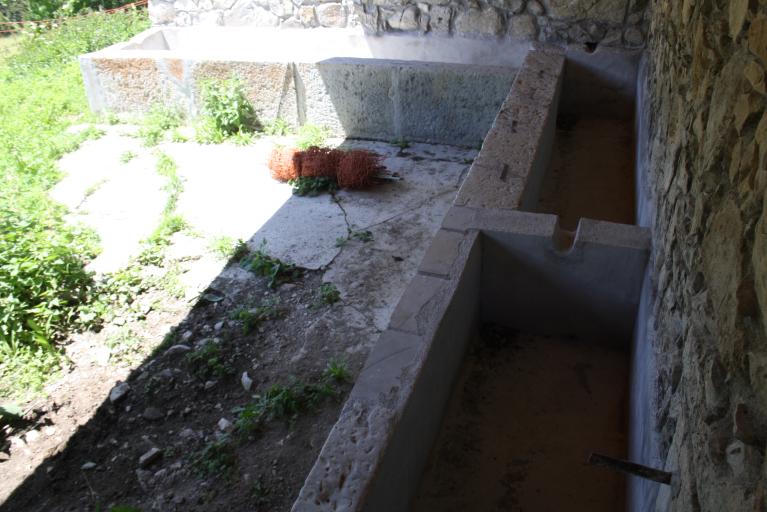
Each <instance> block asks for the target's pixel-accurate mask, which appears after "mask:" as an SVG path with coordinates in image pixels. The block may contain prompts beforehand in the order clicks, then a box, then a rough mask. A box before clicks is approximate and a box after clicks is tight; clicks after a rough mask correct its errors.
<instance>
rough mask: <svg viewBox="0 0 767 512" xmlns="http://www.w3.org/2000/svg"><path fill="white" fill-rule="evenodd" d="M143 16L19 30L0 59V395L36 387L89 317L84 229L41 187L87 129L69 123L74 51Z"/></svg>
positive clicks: (137, 23) (125, 30)
mask: <svg viewBox="0 0 767 512" xmlns="http://www.w3.org/2000/svg"><path fill="white" fill-rule="evenodd" d="M148 26H149V22H148V19H147V17H146V13H145V12H139V11H132V12H127V13H121V14H113V15H106V14H99V15H93V16H88V17H86V18H82V19H78V20H72V21H67V22H65V23H63V24H62V25H61V26H60V27H58V28H55V29H53V30H50V31H43V32H39V33H36V34H32V35H28V36H24V37H23V38H22V39H21V41H20V43H19V49H18V52H17V53H16V54H14V56H13V59H8V60H6V61H0V140H2V141H3V143H2V144H0V205H2V206H0V395H2V396H10V395H21V394H28V393H30V392H32V393H34V392H36V391H39V390H40V389H41V387H42V384H43V383H44V381H45V379H46V378H48V377H49V376H50V375H53V374H55V370H56V369H57V367H58V363H59V359H60V356H59V354H58V352H56V351H55V348H56V347H55V343H56V342H57V341H59V340H61V339H63V336H64V334H65V333H66V332H67V331H68V330H70V329H73V328H77V327H79V326H82V325H84V324H87V323H88V322H89V321H92V320H93V319H94V318H95V315H93V308H91V307H90V306H88V303H90V302H92V301H93V299H94V298H95V297H96V296H97V295H98V291H97V290H96V289H95V287H94V283H93V281H92V276H91V275H90V274H89V273H88V272H87V271H86V270H85V268H84V267H85V264H86V263H87V261H88V260H89V259H90V258H91V257H93V256H94V255H95V253H96V244H95V237H94V235H93V234H92V232H90V231H87V230H84V229H82V228H78V227H73V226H70V225H69V224H67V223H66V222H65V221H64V214H65V213H66V212H65V210H64V209H63V208H62V207H61V206H58V205H56V204H55V203H53V202H52V201H51V200H50V199H49V198H48V196H47V193H46V192H47V190H48V189H49V188H50V187H51V186H53V185H54V184H55V183H56V181H57V180H58V179H59V177H60V176H59V171H58V170H57V168H56V161H57V160H58V159H59V158H60V157H61V156H62V155H63V154H65V153H66V152H68V151H72V150H74V149H76V148H77V147H78V145H79V144H80V143H81V142H82V141H83V140H85V139H87V138H90V137H93V136H95V135H97V132H95V131H94V130H84V131H81V132H79V133H67V132H66V128H67V127H68V126H69V125H71V124H74V123H78V122H80V123H81V122H83V121H84V120H85V119H86V117H85V116H86V112H87V110H88V109H87V104H86V101H85V94H84V89H83V84H82V78H81V75H80V69H79V65H78V63H77V60H76V58H77V56H78V55H80V54H82V53H85V52H89V51H93V50H97V49H99V48H102V47H104V46H107V45H110V44H113V43H116V42H119V41H122V40H125V39H127V38H129V37H131V36H132V35H134V34H135V33H137V32H138V31H140V30H143V29H145V28H146V27H148Z"/></svg>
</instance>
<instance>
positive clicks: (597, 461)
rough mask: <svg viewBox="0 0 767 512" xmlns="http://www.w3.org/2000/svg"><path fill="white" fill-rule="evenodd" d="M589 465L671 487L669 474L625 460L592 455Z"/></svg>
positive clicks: (596, 454) (597, 454)
mask: <svg viewBox="0 0 767 512" xmlns="http://www.w3.org/2000/svg"><path fill="white" fill-rule="evenodd" d="M589 464H591V465H593V466H605V467H607V468H610V469H614V470H617V471H622V472H624V473H628V474H629V475H634V476H638V477H640V478H645V479H647V480H652V481H654V482H658V483H661V484H666V485H671V473H668V472H666V471H661V470H660V469H655V468H650V467H647V466H643V465H641V464H636V463H634V462H629V461H627V460H622V459H615V458H613V457H608V456H607V455H601V454H599V453H592V454H591V455H590V456H589Z"/></svg>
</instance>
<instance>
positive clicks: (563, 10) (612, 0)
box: [545, 0, 630, 24]
mask: <svg viewBox="0 0 767 512" xmlns="http://www.w3.org/2000/svg"><path fill="white" fill-rule="evenodd" d="M629 1H630V0H593V1H590V2H574V1H573V0H545V4H546V12H547V13H548V15H549V16H550V17H552V18H554V19H562V20H583V19H589V20H594V21H601V22H605V23H612V24H619V23H623V17H624V16H625V15H626V8H627V6H628V2H629Z"/></svg>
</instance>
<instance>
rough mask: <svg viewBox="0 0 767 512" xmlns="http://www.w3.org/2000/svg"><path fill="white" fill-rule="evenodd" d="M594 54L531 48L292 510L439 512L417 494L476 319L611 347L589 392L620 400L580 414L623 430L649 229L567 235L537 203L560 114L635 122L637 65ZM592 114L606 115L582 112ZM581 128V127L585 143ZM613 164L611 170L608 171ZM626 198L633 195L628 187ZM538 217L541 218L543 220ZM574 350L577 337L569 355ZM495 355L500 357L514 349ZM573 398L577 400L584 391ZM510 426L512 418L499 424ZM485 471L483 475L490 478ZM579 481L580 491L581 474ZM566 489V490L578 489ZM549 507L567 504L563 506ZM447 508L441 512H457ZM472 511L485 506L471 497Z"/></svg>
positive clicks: (562, 122)
mask: <svg viewBox="0 0 767 512" xmlns="http://www.w3.org/2000/svg"><path fill="white" fill-rule="evenodd" d="M600 53H604V51H597V52H596V53H595V54H591V53H589V52H587V51H585V50H572V49H571V50H562V49H558V48H551V47H538V48H536V49H535V50H534V51H531V52H530V53H528V55H527V56H526V58H525V61H524V63H523V65H522V66H521V68H520V70H519V73H518V74H517V77H516V80H515V83H514V86H513V88H512V89H511V91H510V92H509V94H508V95H507V97H506V98H505V100H504V102H503V104H502V106H501V108H500V109H499V112H498V114H497V116H496V117H495V120H494V122H493V124H492V126H491V128H490V130H489V131H488V133H487V136H486V137H485V139H484V142H483V145H482V149H481V151H480V153H479V155H478V157H477V158H476V159H475V161H474V163H473V165H472V167H471V169H470V172H469V174H468V176H467V178H466V180H464V183H463V185H462V188H461V190H460V191H459V194H458V196H457V198H456V200H455V203H454V206H453V207H452V208H451V209H450V210H449V212H448V213H447V215H446V216H445V218H444V220H443V223H442V228H441V230H440V231H439V232H438V233H437V234H436V236H435V237H434V239H433V240H432V244H431V247H430V248H429V249H428V250H427V252H426V255H425V257H424V259H423V261H422V263H421V266H420V268H419V272H418V274H417V275H416V277H415V278H414V279H413V281H412V282H411V283H410V285H409V287H408V288H407V290H406V291H405V293H404V294H403V296H402V298H401V299H400V302H399V304H398V306H397V308H396V309H395V311H394V313H393V314H392V317H391V320H390V323H389V327H388V329H387V330H386V331H385V332H384V333H383V334H382V335H381V337H380V339H379V341H378V343H377V345H376V346H375V348H374V349H373V351H372V353H371V354H370V356H369V358H368V361H367V363H366V365H365V367H364V369H363V371H362V372H361V374H360V376H359V378H358V381H357V382H356V384H355V387H354V389H353V390H352V392H351V394H350V396H349V399H348V401H347V402H346V404H345V406H344V408H343V411H342V413H341V415H340V418H339V420H338V422H337V424H336V425H335V427H334V428H333V430H332V431H331V434H330V435H329V437H328V439H327V441H326V443H325V445H324V447H323V449H322V452H321V454H320V456H319V458H318V459H317V462H316V464H315V466H314V468H313V469H312V471H311V473H310V474H309V476H308V478H307V480H306V482H305V485H304V487H303V488H302V490H301V492H300V495H299V497H298V499H297V501H296V502H295V504H294V507H293V511H294V512H303V511H310V510H311V511H331V510H332V511H340V510H344V511H379V510H380V511H392V510H397V511H405V510H437V509H439V510H442V509H443V508H440V507H441V505H439V503H438V502H434V501H429V499H428V498H429V492H430V488H429V486H430V485H431V483H429V482H430V481H431V480H430V479H431V476H432V473H433V471H432V470H433V468H434V467H435V464H437V465H438V464H439V462H435V461H438V458H437V455H436V454H437V452H438V449H439V446H440V439H441V438H442V437H443V434H444V431H445V429H446V428H447V427H446V425H449V424H450V421H451V417H450V416H451V414H452V413H450V412H449V411H452V410H453V407H452V406H451V407H450V408H448V404H449V403H451V396H453V395H455V396H453V398H452V401H453V402H455V401H456V398H455V397H456V396H458V395H460V390H459V389H458V388H457V387H455V385H456V382H457V381H460V380H461V375H463V374H464V373H465V371H466V370H465V365H466V364H468V363H466V362H465V361H466V354H467V347H470V346H472V344H473V343H474V340H476V339H477V338H478V337H481V336H480V334H479V333H480V332H481V331H482V326H483V325H487V324H490V325H494V326H501V327H503V328H506V329H510V330H511V331H513V332H523V333H530V334H532V335H534V336H539V337H540V336H543V337H544V338H546V337H554V338H555V339H556V340H558V342H559V343H560V346H565V347H567V346H568V345H570V344H571V343H570V341H569V340H573V341H572V345H574V346H584V347H586V345H589V347H591V348H590V350H596V351H597V353H600V352H601V351H603V350H610V351H617V354H618V356H617V358H618V359H617V361H618V366H620V367H621V368H622V369H621V370H619V371H617V373H615V374H614V375H618V378H619V380H620V382H610V381H607V382H600V383H598V385H600V386H602V387H604V388H610V387H613V388H615V389H618V390H619V392H617V393H615V394H613V398H615V397H617V398H616V399H615V400H613V402H611V405H610V406H609V407H607V406H606V407H605V409H606V410H604V411H600V410H599V409H598V408H597V410H596V411H595V412H594V413H593V414H594V415H596V416H600V414H602V413H604V416H603V417H602V419H603V420H604V421H603V422H602V423H610V424H611V425H612V426H613V427H615V425H618V424H619V423H620V422H618V421H613V420H614V419H615V418H625V416H626V412H627V407H626V404H627V403H628V402H629V399H630V397H629V396H628V391H627V390H628V389H629V387H630V386H629V380H630V379H633V378H636V375H634V374H633V373H632V374H631V375H630V372H629V370H628V368H629V367H630V366H631V361H630V357H631V356H630V354H631V353H632V345H634V346H636V345H637V344H638V343H640V344H641V343H643V342H644V340H638V339H636V337H635V335H634V334H635V332H634V328H635V319H636V318H637V310H638V306H639V303H640V296H641V293H642V283H643V279H644V275H645V268H646V264H647V260H648V258H649V254H650V232H649V230H648V229H647V228H643V227H638V226H635V225H633V217H632V219H631V220H630V221H628V222H611V220H612V219H610V218H608V219H599V218H597V219H591V218H589V217H588V215H582V211H581V210H577V209H575V210H573V211H568V212H567V213H568V215H571V216H576V218H577V221H576V222H575V224H574V225H569V224H568V225H564V223H563V219H567V220H568V221H569V216H568V215H564V214H563V211H564V210H561V211H560V210H557V209H560V208H563V204H561V203H564V204H565V205H566V204H568V201H569V199H570V198H569V197H567V196H566V195H560V196H555V197H556V198H558V199H560V200H561V203H559V202H557V201H556V200H555V201H551V200H548V201H547V199H548V198H547V197H546V195H547V193H550V192H551V184H550V183H549V182H550V181H551V177H552V175H554V177H557V176H556V175H557V169H555V168H554V166H555V161H556V159H555V157H556V151H557V150H558V149H557V148H558V144H561V139H562V138H563V133H562V132H563V131H565V132H566V131H567V130H569V129H570V123H571V122H572V121H571V119H572V118H573V117H575V118H576V121H578V120H579V119H580V118H582V117H585V118H587V119H590V118H591V117H594V118H596V119H609V120H611V122H618V123H620V124H621V125H622V126H629V127H631V126H632V124H631V123H632V119H631V114H630V111H631V108H632V101H633V98H632V95H633V94H634V93H635V89H634V88H633V87H634V83H633V81H634V80H635V79H636V63H637V58H638V56H637V54H633V53H620V52H615V53H611V52H607V54H606V57H605V55H599V54H600ZM605 62H606V63H607V64H606V65H605ZM589 84H590V85H589ZM572 91H577V94H573V92H572ZM590 105H591V106H593V105H606V107H604V109H601V107H600V108H594V109H593V110H589V108H590V107H589V106H590ZM600 109H601V110H600ZM627 112H629V114H627ZM594 133H595V132H591V131H587V132H586V136H590V135H594ZM632 135H633V134H632ZM566 136H567V133H565V134H564V137H566ZM632 143H633V137H630V140H629V145H628V150H626V148H623V149H622V150H621V151H620V153H621V154H620V158H621V159H622V160H620V159H619V160H620V161H621V162H624V161H625V160H626V159H629V160H632V159H633V150H632V147H631V144H632ZM612 164H613V162H612V161H608V162H607V163H606V164H605V166H606V167H607V166H611V165H612ZM607 170H609V169H607ZM630 178H631V179H632V180H633V168H631V169H630ZM592 183H593V182H592ZM555 185H556V181H555ZM554 190H556V187H555V188H554ZM627 193H628V194H633V193H634V190H633V187H629V189H628V192H627ZM590 197H593V196H590ZM631 204H632V205H633V201H632V202H631ZM549 208H551V209H553V210H554V211H550V212H548V211H546V210H547V209H549ZM608 213H609V212H608ZM607 216H608V217H609V215H607ZM536 339H538V338H536ZM578 340H586V342H584V343H582V344H581V345H578V343H580V341H578ZM504 357H506V358H507V359H508V358H511V359H512V360H513V358H514V355H513V354H511V355H508V354H507V355H506V356H504ZM544 361H545V360H544ZM588 364H589V363H587V366H588ZM595 364H596V363H595ZM636 371H637V370H636V368H633V369H632V372H634V373H635V372H636ZM585 389H586V390H587V391H588V392H589V394H590V391H589V386H588V385H586V386H585ZM623 390H626V391H625V396H624V395H623V394H622V393H623ZM587 398H588V397H587ZM446 410H447V411H448V413H447V415H446ZM499 415H500V414H499ZM501 416H502V415H501ZM514 419H515V416H513V414H512V415H511V420H510V421H514ZM478 421H479V420H478ZM621 421H623V420H621ZM584 428H587V427H584ZM611 428H612V427H611ZM501 430H503V429H502V426H501ZM629 430H630V429H629V427H628V426H627V425H626V424H625V422H623V423H620V425H619V427H618V428H617V430H616V431H610V432H608V435H610V436H613V437H615V438H617V441H616V443H615V444H613V445H611V446H612V448H611V449H612V450H613V451H612V452H611V455H614V456H618V457H624V458H625V457H627V456H628V452H629V450H628V444H629V443H628V442H627V439H626V438H627V437H628V434H629ZM583 439H584V440H585V439H588V438H586V437H585V436H583ZM576 441H577V439H576ZM584 442H585V441H584ZM581 448H582V447H581ZM595 448H598V447H595ZM585 460H586V457H585V456H584V457H583V458H582V459H578V461H577V464H576V466H577V467H576V471H579V470H578V468H579V467H581V466H582V465H583V463H584V462H585ZM506 462H507V463H509V464H512V463H514V460H508V461H506ZM640 462H641V461H640ZM554 463H556V461H555V462H554ZM569 463H570V464H572V461H569ZM473 469H475V468H472V470H473ZM476 469H477V471H478V472H479V473H482V471H486V470H487V468H483V467H479V468H476ZM425 471H426V473H424V472H425ZM424 475H426V476H424ZM468 476H470V475H468ZM496 476H498V475H494V474H491V475H489V476H488V478H487V480H491V481H496V480H497V478H496ZM579 478H586V480H587V482H588V484H589V485H591V487H592V488H596V489H597V490H596V491H595V493H596V494H599V492H600V491H599V490H598V488H599V486H600V485H601V483H602V479H601V477H600V476H599V475H597V476H593V475H587V476H586V477H583V475H580V477H579ZM605 478H607V479H609V478H610V477H605ZM459 480H460V478H459ZM467 480H470V478H467ZM576 481H577V482H578V485H580V482H581V480H576ZM612 482H613V484H614V485H613V486H612V494H610V496H609V498H605V500H606V501H605V500H603V502H604V503H607V505H605V506H603V507H602V508H600V507H593V508H590V505H589V503H580V504H576V505H574V506H573V507H571V508H570V509H572V510H618V509H621V508H623V505H624V500H625V496H626V485H625V480H624V479H623V478H622V477H613V478H612ZM549 485H550V486H551V487H550V488H549V489H538V492H541V493H544V494H545V493H547V492H549V493H551V494H552V495H554V494H556V493H554V492H552V491H555V490H557V489H555V487H556V482H554V483H553V484H549ZM573 488H574V490H573V492H575V493H576V494H577V493H578V486H574V487H573ZM431 491H434V489H431ZM437 494H439V492H437ZM560 498H561V499H562V502H564V503H567V500H569V499H571V497H569V496H565V497H564V498H563V497H562V496H560ZM451 503H452V502H451ZM455 503H458V502H455ZM455 503H453V508H450V509H451V510H452V509H456V510H460V509H461V508H460V506H456V505H455ZM533 503H535V502H533ZM604 503H603V505H604ZM443 504H444V503H443ZM472 506H476V507H479V508H476V509H483V508H481V506H480V505H479V502H472ZM456 507H457V508H456ZM469 508H471V506H470V507H469ZM533 508H535V506H533ZM544 508H545V507H544ZM463 509H466V508H465V507H464V508H463ZM552 509H558V508H556V507H555V508H552Z"/></svg>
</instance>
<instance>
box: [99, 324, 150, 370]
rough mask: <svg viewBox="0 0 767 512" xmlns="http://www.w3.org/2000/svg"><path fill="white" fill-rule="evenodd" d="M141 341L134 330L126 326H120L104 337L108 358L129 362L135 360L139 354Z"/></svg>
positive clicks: (138, 357)
mask: <svg viewBox="0 0 767 512" xmlns="http://www.w3.org/2000/svg"><path fill="white" fill-rule="evenodd" d="M141 341H142V340H141V337H140V336H139V334H138V333H137V332H136V331H134V330H133V329H131V328H130V327H127V326H123V327H121V328H120V329H119V330H118V331H117V332H115V333H113V334H112V335H111V336H109V337H107V339H106V345H107V347H109V349H110V356H109V357H110V359H111V360H113V361H119V362H123V363H131V364H132V363H135V362H137V361H138V360H139V359H140V354H141Z"/></svg>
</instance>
